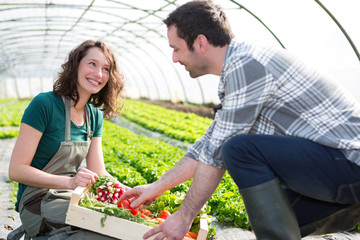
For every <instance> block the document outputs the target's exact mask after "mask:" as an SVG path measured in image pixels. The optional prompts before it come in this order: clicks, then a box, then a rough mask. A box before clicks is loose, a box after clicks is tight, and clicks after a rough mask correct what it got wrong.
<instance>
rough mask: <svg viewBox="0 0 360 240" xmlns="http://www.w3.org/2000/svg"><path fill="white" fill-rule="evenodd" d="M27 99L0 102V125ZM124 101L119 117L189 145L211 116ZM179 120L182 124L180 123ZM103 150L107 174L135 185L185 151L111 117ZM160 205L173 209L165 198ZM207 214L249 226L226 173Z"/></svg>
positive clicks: (176, 191)
mask: <svg viewBox="0 0 360 240" xmlns="http://www.w3.org/2000/svg"><path fill="white" fill-rule="evenodd" d="M29 101H30V100H19V101H13V100H9V101H7V102H5V103H4V102H3V103H0V116H1V118H0V119H1V120H0V126H19V124H20V120H21V116H22V113H23V111H24V109H25V108H26V106H27V105H28V104H29ZM125 104H126V105H125V109H124V110H125V111H124V115H123V116H121V117H126V118H127V119H129V120H130V121H133V122H136V123H138V124H141V125H142V126H143V127H145V128H148V129H150V130H152V131H157V132H161V133H164V134H166V135H167V136H168V137H173V138H176V139H178V140H183V141H187V142H190V143H192V142H194V141H195V139H196V138H199V137H201V135H202V134H203V133H204V132H205V131H206V129H207V127H208V126H209V125H210V124H211V122H212V120H211V119H207V118H202V117H199V116H197V115H195V114H189V113H181V112H177V111H174V110H168V109H165V108H162V107H159V106H155V105H152V104H148V103H143V102H138V101H134V100H126V102H125ZM184 122H185V124H182V123H184ZM12 131H14V130H12ZM186 133H187V136H186ZM103 153H104V159H105V164H106V168H107V170H108V171H109V173H111V174H112V175H113V176H114V177H116V178H118V180H119V181H121V182H122V183H124V184H126V185H128V186H130V187H134V186H137V185H143V184H147V183H151V182H154V181H156V180H157V179H159V178H160V177H161V176H162V175H163V174H164V173H165V172H166V171H168V170H169V169H170V168H172V167H173V166H174V165H175V164H176V163H177V162H178V161H179V160H180V158H181V157H182V156H183V155H184V153H185V152H184V151H183V150H181V149H179V148H177V147H174V146H172V145H169V144H167V143H165V142H162V141H159V140H155V139H151V138H149V137H146V136H143V135H138V134H135V133H134V132H132V131H130V130H128V129H126V128H123V127H120V126H118V125H116V124H115V123H113V122H111V121H104V128H103ZM190 184H191V180H189V181H187V182H185V183H182V184H180V185H178V186H176V187H174V188H173V189H171V190H170V192H169V193H166V194H170V195H171V196H173V198H174V199H176V198H179V196H184V195H185V194H186V192H187V191H188V189H189V187H190ZM162 199H165V198H164V197H163V198H162ZM164 205H166V206H168V208H171V207H172V206H170V203H165V201H164ZM176 206H177V205H173V207H176ZM172 210H174V209H172ZM206 212H207V213H209V214H210V215H212V216H215V217H216V220H217V221H219V222H220V223H223V224H225V225H231V226H237V227H242V228H247V229H249V228H250V224H249V221H248V218H247V215H246V212H245V207H244V204H243V202H242V200H241V196H240V194H239V193H238V190H237V187H236V185H235V184H234V182H233V180H232V179H231V177H230V176H229V175H228V174H227V173H226V174H225V176H224V178H223V179H222V181H221V183H220V185H219V187H218V188H217V189H216V191H215V193H214V194H213V195H212V197H211V198H210V199H209V201H208V203H207V206H206Z"/></svg>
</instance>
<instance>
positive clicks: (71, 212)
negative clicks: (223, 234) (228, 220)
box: [66, 187, 208, 240]
mask: <svg viewBox="0 0 360 240" xmlns="http://www.w3.org/2000/svg"><path fill="white" fill-rule="evenodd" d="M87 191H88V188H84V187H78V188H76V189H75V190H74V192H73V194H72V196H71V200H70V205H69V208H68V211H67V215H66V223H67V224H70V225H73V226H76V227H80V228H84V229H87V230H91V231H94V232H98V233H101V234H104V235H107V236H111V237H115V238H119V239H122V240H136V239H143V238H142V236H143V235H144V234H145V233H146V232H147V231H149V230H150V229H151V227H149V226H145V225H143V224H139V223H136V222H132V221H128V220H126V219H122V218H118V217H113V216H106V219H105V221H104V226H103V227H102V226H101V219H103V218H104V217H105V214H103V213H100V212H96V211H93V210H91V209H87V208H84V207H80V206H78V203H79V200H80V198H81V196H82V195H83V194H84V193H86V192H87ZM207 233H208V224H207V221H206V219H201V220H200V231H199V233H198V238H197V240H205V239H206V237H207ZM154 238H155V236H153V237H151V238H149V239H154ZM184 239H185V240H190V239H189V238H184Z"/></svg>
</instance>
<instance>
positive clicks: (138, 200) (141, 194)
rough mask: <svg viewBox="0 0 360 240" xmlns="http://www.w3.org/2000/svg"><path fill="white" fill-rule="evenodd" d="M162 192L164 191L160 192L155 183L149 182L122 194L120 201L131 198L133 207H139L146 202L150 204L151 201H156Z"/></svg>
mask: <svg viewBox="0 0 360 240" xmlns="http://www.w3.org/2000/svg"><path fill="white" fill-rule="evenodd" d="M161 194H162V192H159V191H158V189H156V186H155V185H154V184H147V185H142V186H137V187H134V188H132V189H129V190H127V191H126V192H124V193H123V194H122V195H121V197H120V198H119V201H121V200H123V199H131V205H130V206H131V208H133V209H139V208H141V207H142V206H143V205H144V204H145V205H149V203H151V202H153V201H155V200H156V198H158V197H159V196H160V195H161Z"/></svg>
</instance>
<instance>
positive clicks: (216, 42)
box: [163, 0, 234, 51]
mask: <svg viewBox="0 0 360 240" xmlns="http://www.w3.org/2000/svg"><path fill="white" fill-rule="evenodd" d="M163 22H164V23H165V24H166V26H167V27H170V26H171V25H175V26H176V27H177V34H178V36H179V37H180V38H182V39H184V40H185V41H186V44H187V46H188V48H189V49H190V50H191V51H192V50H193V44H194V41H195V39H196V38H197V36H198V35H200V34H203V35H204V36H206V38H207V39H208V41H209V42H210V43H211V44H212V45H213V46H220V47H223V46H225V45H227V44H229V43H230V42H231V39H232V38H233V37H234V34H233V33H232V31H231V27H230V23H229V21H228V19H227V17H226V15H225V13H224V12H223V11H222V9H221V8H220V7H219V6H217V5H215V4H214V3H213V2H212V1H201V0H196V1H191V2H188V3H185V4H184V5H181V6H180V7H178V8H176V9H175V10H174V11H173V12H172V13H170V14H169V16H168V17H167V18H166V19H165V20H163Z"/></svg>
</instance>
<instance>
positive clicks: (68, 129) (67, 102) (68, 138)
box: [65, 97, 92, 142]
mask: <svg viewBox="0 0 360 240" xmlns="http://www.w3.org/2000/svg"><path fill="white" fill-rule="evenodd" d="M70 114H71V101H70V99H69V97H65V142H71V119H70V118H71V116H70ZM85 121H86V133H87V137H86V140H87V141H89V140H90V138H91V135H92V131H90V118H89V111H88V109H87V105H85Z"/></svg>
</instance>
